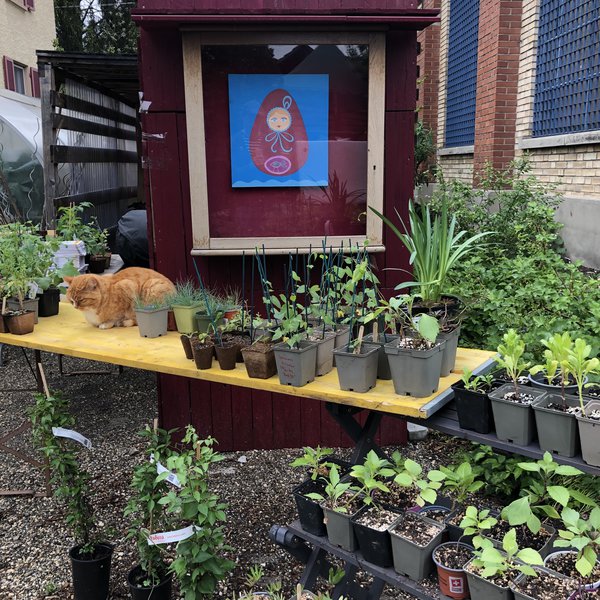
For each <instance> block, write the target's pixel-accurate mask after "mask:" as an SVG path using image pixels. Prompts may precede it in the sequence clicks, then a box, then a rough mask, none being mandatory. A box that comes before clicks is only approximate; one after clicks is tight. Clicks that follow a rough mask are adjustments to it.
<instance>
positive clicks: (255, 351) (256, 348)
mask: <svg viewBox="0 0 600 600" xmlns="http://www.w3.org/2000/svg"><path fill="white" fill-rule="evenodd" d="M242 356H243V357H244V365H246V372H247V373H248V377H251V378H252V379H269V378H270V377H273V375H275V373H277V365H276V364H275V352H274V351H273V346H272V345H271V344H270V343H264V342H256V343H255V344H252V345H251V346H246V347H245V348H242Z"/></svg>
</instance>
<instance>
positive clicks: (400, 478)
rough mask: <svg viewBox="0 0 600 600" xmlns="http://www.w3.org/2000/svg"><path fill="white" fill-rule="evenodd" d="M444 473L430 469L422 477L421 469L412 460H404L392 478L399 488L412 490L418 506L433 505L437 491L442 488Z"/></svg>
mask: <svg viewBox="0 0 600 600" xmlns="http://www.w3.org/2000/svg"><path fill="white" fill-rule="evenodd" d="M445 477H446V476H445V475H444V473H442V472H441V471H439V470H437V469H432V470H431V471H429V472H428V473H427V475H426V476H425V477H424V476H423V467H422V466H421V465H420V464H419V463H417V462H415V461H414V460H412V459H410V458H407V459H406V460H404V462H403V465H402V470H401V471H400V472H399V473H398V474H397V475H396V476H395V477H394V483H396V484H397V485H399V486H401V487H406V488H413V489H414V490H415V492H416V497H415V502H416V503H417V504H418V505H419V506H425V503H427V502H429V504H434V503H435V500H436V498H437V490H439V489H440V488H441V487H442V481H443V480H444V479H445Z"/></svg>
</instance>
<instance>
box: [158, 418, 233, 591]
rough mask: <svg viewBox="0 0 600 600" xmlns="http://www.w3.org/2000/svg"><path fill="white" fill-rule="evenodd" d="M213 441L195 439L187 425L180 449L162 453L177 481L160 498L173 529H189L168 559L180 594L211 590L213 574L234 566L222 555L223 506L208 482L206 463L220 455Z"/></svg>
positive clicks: (221, 575)
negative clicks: (177, 484) (172, 557)
mask: <svg viewBox="0 0 600 600" xmlns="http://www.w3.org/2000/svg"><path fill="white" fill-rule="evenodd" d="M214 443H215V440H214V439H212V438H207V439H204V440H203V439H200V437H199V436H198V434H197V433H196V431H195V430H194V428H193V427H192V426H191V425H189V426H188V427H187V428H186V432H185V435H184V437H183V439H182V440H181V450H180V451H179V452H173V453H172V454H171V455H170V456H168V457H167V459H166V461H165V463H166V464H165V465H164V466H165V467H166V468H167V470H168V471H170V472H171V473H173V474H174V475H175V476H176V477H177V479H178V481H179V482H180V484H181V487H179V488H174V489H171V490H170V492H169V493H168V494H167V495H166V496H164V497H163V498H162V499H161V500H160V503H161V504H162V505H163V507H164V509H165V510H166V512H167V515H169V516H170V517H172V521H171V523H172V526H173V527H174V529H175V530H176V531H178V530H179V529H186V530H187V532H188V533H189V536H188V537H185V539H181V540H180V541H178V542H177V545H176V546H175V557H174V560H173V562H172V563H171V565H170V570H171V572H172V573H173V574H174V575H175V577H176V578H177V580H178V581H179V591H180V594H181V596H182V597H184V598H186V600H200V599H201V598H205V597H207V596H210V595H212V594H213V592H214V591H215V588H216V586H217V583H218V582H219V580H221V579H223V578H224V577H226V575H227V573H228V571H230V570H231V569H232V568H233V567H234V563H233V562H232V561H230V560H227V559H225V558H224V557H223V554H224V553H225V552H226V551H227V550H229V548H228V547H227V546H226V545H225V537H224V533H223V527H222V523H223V522H224V521H225V519H226V515H225V510H226V508H227V506H226V505H225V504H222V503H221V502H220V501H219V497H218V496H217V494H216V493H215V492H214V491H213V490H212V489H211V486H210V485H209V483H210V482H209V470H210V468H211V466H212V465H214V464H215V463H218V462H220V461H221V460H223V458H224V457H223V456H222V455H221V454H218V453H217V452H215V451H214V449H213V445H214ZM164 476H165V477H166V474H165V475H164ZM186 535H187V534H186Z"/></svg>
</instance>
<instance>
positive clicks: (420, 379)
mask: <svg viewBox="0 0 600 600" xmlns="http://www.w3.org/2000/svg"><path fill="white" fill-rule="evenodd" d="M414 300H415V299H414V297H411V296H400V297H396V298H391V299H390V301H389V309H390V310H391V311H392V312H393V313H394V315H395V316H396V318H397V320H398V321H399V323H400V325H399V329H398V332H399V337H398V339H397V340H395V341H392V342H389V343H388V344H386V345H385V352H386V354H387V357H388V361H389V364H390V370H391V373H392V381H393V383H394V391H395V392H396V394H401V395H404V396H414V397H416V398H423V397H426V396H430V395H431V394H434V393H435V392H436V391H437V389H438V386H439V380H440V370H441V364H442V351H443V349H444V345H445V343H446V342H444V341H441V342H438V341H436V340H437V336H438V333H439V323H438V321H437V319H435V318H434V317H432V316H430V315H427V314H422V315H419V317H418V318H415V317H413V314H412V308H413V303H414Z"/></svg>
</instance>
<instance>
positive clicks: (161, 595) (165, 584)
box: [127, 565, 173, 600]
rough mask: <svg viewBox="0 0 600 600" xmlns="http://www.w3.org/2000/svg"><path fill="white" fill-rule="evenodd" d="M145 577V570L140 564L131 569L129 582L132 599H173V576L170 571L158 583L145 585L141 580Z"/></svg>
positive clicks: (128, 577) (128, 576)
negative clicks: (150, 585)
mask: <svg viewBox="0 0 600 600" xmlns="http://www.w3.org/2000/svg"><path fill="white" fill-rule="evenodd" d="M143 579H144V572H143V571H142V567H140V566H139V565H138V566H137V567H134V568H133V569H131V571H129V574H128V575H127V583H128V584H129V593H130V594H131V598H132V600H171V587H172V585H171V584H172V581H173V576H172V575H171V574H170V573H169V574H168V575H166V576H165V577H164V578H163V579H161V581H160V582H159V583H158V585H155V586H153V587H144V586H142V585H140V582H141V581H143Z"/></svg>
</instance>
